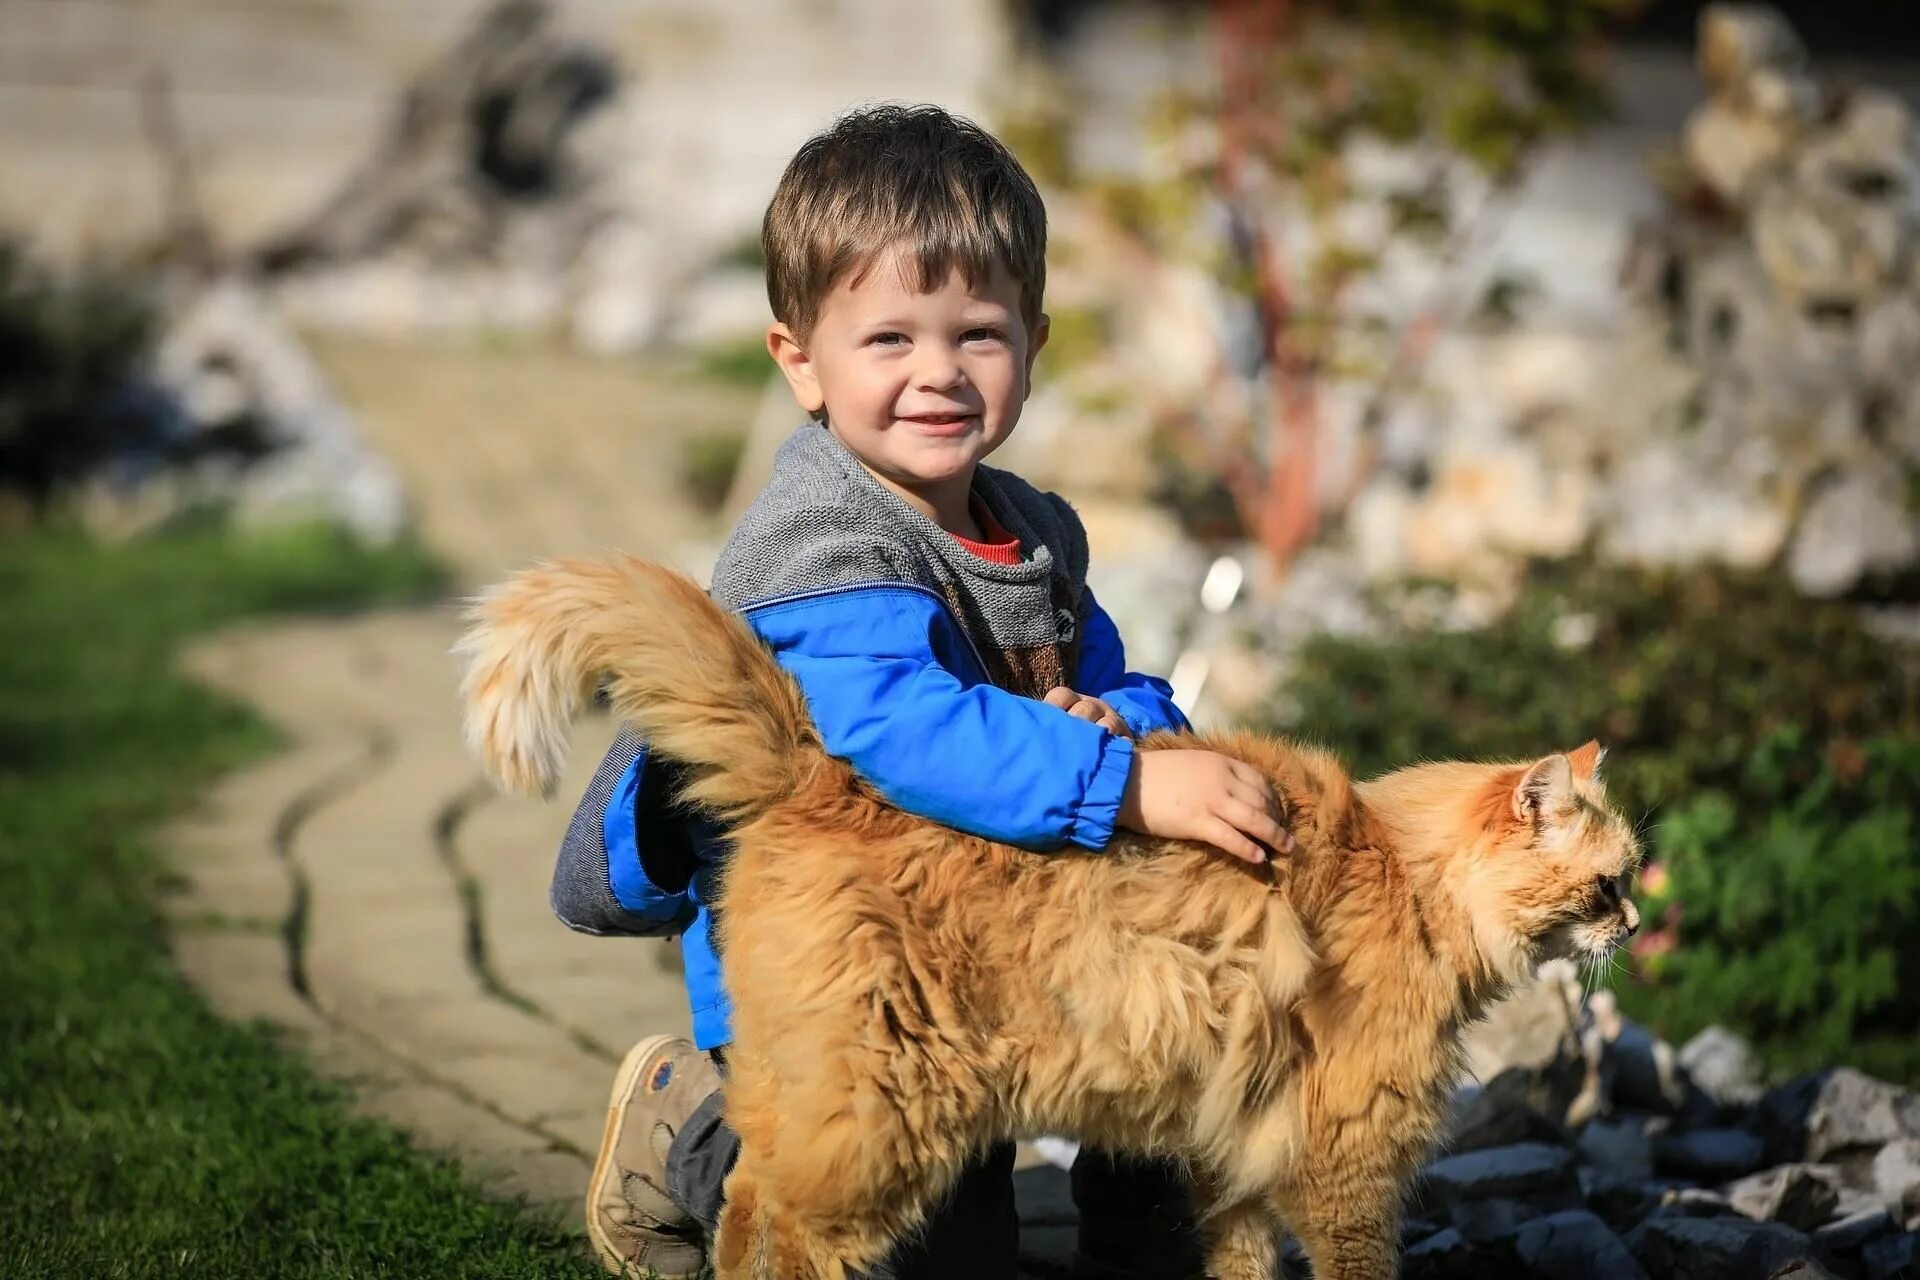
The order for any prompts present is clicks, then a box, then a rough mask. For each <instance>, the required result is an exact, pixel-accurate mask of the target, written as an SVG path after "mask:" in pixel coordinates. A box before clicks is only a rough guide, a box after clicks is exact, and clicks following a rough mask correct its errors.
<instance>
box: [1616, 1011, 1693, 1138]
mask: <svg viewBox="0 0 1920 1280" xmlns="http://www.w3.org/2000/svg"><path fill="white" fill-rule="evenodd" d="M1602 997H1604V999H1603V998H1602ZM1592 1008H1593V1017H1594V1023H1595V1025H1596V1026H1598V1027H1599V1029H1600V1034H1601V1036H1602V1037H1603V1038H1604V1040H1605V1047H1604V1048H1603V1049H1602V1055H1603V1056H1602V1061H1603V1062H1604V1064H1605V1065H1606V1066H1607V1067H1608V1068H1609V1069H1610V1071H1611V1078H1612V1085H1613V1101H1614V1104H1615V1105H1616V1106H1622V1107H1631V1108H1633V1109H1634V1110H1636V1111H1649V1112H1652V1113H1654V1114H1656V1115H1670V1114H1672V1113H1673V1112H1675V1111H1678V1110H1679V1109H1680V1107H1681V1106H1682V1105H1683V1104H1684V1103H1685V1102H1686V1100H1687V1083H1686V1077H1685V1076H1684V1075H1683V1074H1682V1073H1681V1071H1680V1063H1679V1060H1678V1059H1677V1058H1676V1057H1675V1055H1674V1052H1673V1046H1672V1045H1670V1044H1668V1043H1667V1042H1666V1041H1664V1040H1662V1039H1660V1038H1659V1037H1657V1036H1655V1035H1654V1034H1652V1033H1651V1032H1649V1031H1648V1030H1647V1029H1646V1028H1645V1027H1642V1026H1640V1025H1639V1024H1638V1023H1635V1022H1631V1021H1629V1020H1627V1019H1626V1018H1623V1017H1621V1016H1620V1015H1619V1012H1618V1008H1617V1005H1616V1004H1615V1002H1614V999H1613V993H1612V992H1610V991H1603V992H1601V993H1600V995H1598V996H1595V997H1594V999H1593V1002H1592Z"/></svg>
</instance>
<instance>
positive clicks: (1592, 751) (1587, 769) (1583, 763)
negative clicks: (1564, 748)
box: [1567, 739, 1607, 781]
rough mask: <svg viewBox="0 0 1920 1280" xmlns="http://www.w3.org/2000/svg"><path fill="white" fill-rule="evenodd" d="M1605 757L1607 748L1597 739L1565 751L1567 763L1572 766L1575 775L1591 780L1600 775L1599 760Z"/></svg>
mask: <svg viewBox="0 0 1920 1280" xmlns="http://www.w3.org/2000/svg"><path fill="white" fill-rule="evenodd" d="M1606 758H1607V749H1606V748H1605V747H1603V746H1601V745H1600V742H1599V740H1598V739H1595V740H1593V741H1591V742H1589V743H1587V745H1586V746H1584V747H1577V748H1575V749H1574V750H1572V751H1569V752H1567V763H1568V764H1570V765H1572V766H1573V772H1574V776H1575V777H1579V778H1585V779H1587V780H1588V781H1592V780H1593V779H1594V778H1597V777H1599V776H1600V762H1601V761H1602V760H1605V759H1606Z"/></svg>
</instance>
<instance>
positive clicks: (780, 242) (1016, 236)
mask: <svg viewBox="0 0 1920 1280" xmlns="http://www.w3.org/2000/svg"><path fill="white" fill-rule="evenodd" d="M760 246H761V249H762V251H763V253H764V255H765V257H766V267H767V301H768V302H769V303H771V304H772V306H773V314H774V317H775V318H776V319H778V320H779V321H780V322H781V323H782V324H784V325H786V326H787V327H788V328H790V329H792V330H793V332H794V334H795V336H796V337H799V338H802V339H803V340H804V338H805V336H806V335H807V333H808V332H809V331H810V330H811V329H812V328H813V325H814V322H815V321H816V320H818V319H819V318H820V305H821V303H822V302H823V301H825V299H826V296H827V294H828V292H829V291H830V290H832V289H833V287H834V286H835V285H836V284H838V283H840V281H841V280H843V279H844V278H846V277H847V276H848V275H849V274H853V275H854V276H855V278H856V279H857V278H858V276H859V275H862V274H864V273H865V272H866V270H867V269H868V268H869V267H870V266H871V265H872V264H873V261H874V259H875V257H876V256H877V255H878V254H879V253H880V252H881V251H883V250H888V249H892V250H897V251H899V253H900V256H901V263H902V267H903V269H905V270H907V271H909V272H911V273H912V275H911V277H910V280H911V283H912V284H913V285H914V287H916V288H919V289H924V290H932V289H937V288H939V287H940V285H941V284H942V283H943V282H944V281H945V280H946V278H947V276H948V274H949V273H951V272H952V271H954V270H955V269H958V270H959V272H960V273H961V275H962V276H963V277H964V278H965V279H966V281H967V283H968V284H969V285H973V284H978V283H979V282H980V281H982V280H984V279H985V278H986V277H987V276H988V275H990V274H991V273H992V271H993V267H994V264H995V263H996V262H998V263H1000V264H1002V265H1004V266H1005V267H1006V270H1007V273H1008V274H1009V275H1010V276H1012V277H1013V279H1014V281H1015V282H1016V283H1017V284H1018V285H1019V286H1020V314H1021V316H1022V317H1023V318H1024V319H1025V320H1026V322H1027V330H1028V332H1032V331H1033V329H1034V328H1035V327H1036V326H1038V324H1039V322H1040V299H1041V294H1042V293H1043V292H1044V291H1045V288H1046V282H1047V261H1046V256H1047V211H1046V206H1044V205H1043V204H1042V203H1041V202H1040V192H1039V191H1038V190H1037V189H1035V187H1034V185H1033V179H1032V178H1030V177H1028V176H1027V171H1026V170H1025V169H1023V168H1021V167H1020V162H1019V161H1018V160H1016V159H1014V158H1013V153H1012V152H1010V151H1008V150H1007V148H1006V147H1005V146H1004V145H1003V144H1002V143H1001V142H1000V140H999V139H997V138H995V137H994V136H993V135H992V134H990V133H988V132H987V131H986V130H985V129H982V128H981V127H980V126H979V125H976V124H974V123H973V122H971V121H969V120H963V119H961V118H960V117H958V116H955V115H951V114H949V113H948V112H946V111H943V110H941V109H940V108H939V107H933V106H915V107H905V106H895V105H887V106H877V107H869V108H866V109H864V110H860V111H854V112H851V113H849V114H847V115H845V116H842V117H841V118H840V119H839V120H837V121H836V122H835V123H834V125H833V127H832V128H830V129H828V130H826V131H825V132H824V133H819V134H816V135H815V136H813V137H812V138H810V139H808V140H807V143H806V145H805V146H803V147H801V148H800V151H799V154H797V155H795V156H794V158H793V160H792V161H791V162H790V163H789V164H788V165H787V171H786V173H784V174H783V175H781V178H780V185H779V187H778V188H776V189H775V190H774V193H773V202H772V203H771V204H769V205H768V206H767V216H766V221H765V222H764V223H763V224H762V226H761V230H760Z"/></svg>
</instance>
